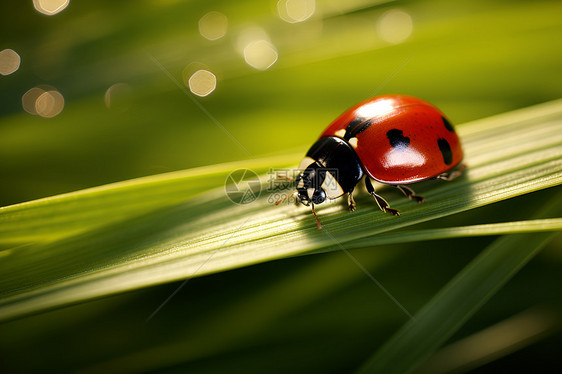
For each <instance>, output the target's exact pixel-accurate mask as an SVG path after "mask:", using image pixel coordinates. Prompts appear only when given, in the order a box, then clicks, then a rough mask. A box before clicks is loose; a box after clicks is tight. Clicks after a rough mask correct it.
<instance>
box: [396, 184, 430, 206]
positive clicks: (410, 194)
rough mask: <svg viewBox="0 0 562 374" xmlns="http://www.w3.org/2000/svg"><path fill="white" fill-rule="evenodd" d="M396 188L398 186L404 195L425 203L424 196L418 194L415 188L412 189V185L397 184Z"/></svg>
mask: <svg viewBox="0 0 562 374" xmlns="http://www.w3.org/2000/svg"><path fill="white" fill-rule="evenodd" d="M396 188H398V189H399V190H400V191H402V193H403V194H404V196H406V197H407V198H408V199H410V200H415V201H417V202H418V203H423V201H424V198H423V196H420V195H416V193H415V192H414V190H412V189H411V188H410V187H407V186H403V185H397V186H396Z"/></svg>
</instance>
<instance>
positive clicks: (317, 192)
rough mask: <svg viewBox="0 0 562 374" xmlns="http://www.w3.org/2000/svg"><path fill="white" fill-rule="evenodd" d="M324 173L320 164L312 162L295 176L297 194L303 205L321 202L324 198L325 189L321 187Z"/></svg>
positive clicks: (324, 177)
mask: <svg viewBox="0 0 562 374" xmlns="http://www.w3.org/2000/svg"><path fill="white" fill-rule="evenodd" d="M326 173H327V171H326V169H325V168H324V167H323V166H322V165H320V164H319V163H318V162H314V163H312V164H310V165H309V166H308V167H307V168H306V169H305V170H304V171H303V172H302V173H300V174H299V176H298V177H297V178H296V180H295V187H296V189H297V195H298V197H299V200H300V202H301V203H302V204H303V205H306V206H309V205H310V204H311V203H312V204H321V203H323V202H324V201H325V200H326V191H325V190H324V188H323V187H324V186H323V184H324V182H325V180H326Z"/></svg>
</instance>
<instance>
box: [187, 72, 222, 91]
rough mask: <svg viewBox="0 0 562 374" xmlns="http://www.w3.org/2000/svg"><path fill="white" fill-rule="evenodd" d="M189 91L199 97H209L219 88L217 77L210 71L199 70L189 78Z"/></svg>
mask: <svg viewBox="0 0 562 374" xmlns="http://www.w3.org/2000/svg"><path fill="white" fill-rule="evenodd" d="M188 85H189V90H190V91H191V92H193V93H194V94H195V95H197V96H201V97H204V96H207V95H209V94H210V93H211V92H213V91H214V90H215V88H217V77H216V76H215V75H214V74H213V73H211V72H210V71H208V70H197V71H196V72H195V73H193V75H192V76H191V77H190V78H189V81H188Z"/></svg>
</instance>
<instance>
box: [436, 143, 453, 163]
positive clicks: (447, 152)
mask: <svg viewBox="0 0 562 374" xmlns="http://www.w3.org/2000/svg"><path fill="white" fill-rule="evenodd" d="M437 145H438V146H439V150H440V151H441V154H442V155H443V161H444V162H445V163H446V164H447V165H451V163H452V162H453V151H451V146H450V145H449V142H448V141H447V140H445V139H443V138H439V139H437Z"/></svg>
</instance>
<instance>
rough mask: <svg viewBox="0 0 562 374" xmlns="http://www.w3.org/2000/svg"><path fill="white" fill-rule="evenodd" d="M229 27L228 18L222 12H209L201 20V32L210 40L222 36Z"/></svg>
mask: <svg viewBox="0 0 562 374" xmlns="http://www.w3.org/2000/svg"><path fill="white" fill-rule="evenodd" d="M227 28H228V18H226V16H225V15H224V14H222V13H220V12H214V11H213V12H209V13H207V14H205V15H204V16H203V17H201V19H200V20H199V33H200V34H201V35H202V36H203V37H204V38H206V39H209V40H217V39H220V38H222V37H223V36H225V35H226V30H227Z"/></svg>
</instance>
